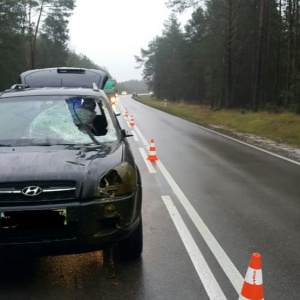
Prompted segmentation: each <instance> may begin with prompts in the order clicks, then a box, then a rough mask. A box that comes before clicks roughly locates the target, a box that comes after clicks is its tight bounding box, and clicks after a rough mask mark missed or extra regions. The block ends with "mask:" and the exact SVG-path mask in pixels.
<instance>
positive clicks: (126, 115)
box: [124, 109, 128, 118]
mask: <svg viewBox="0 0 300 300" xmlns="http://www.w3.org/2000/svg"><path fill="white" fill-rule="evenodd" d="M124 116H125V118H128V111H127V109H126V110H125V114H124Z"/></svg>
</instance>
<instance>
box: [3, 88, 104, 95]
mask: <svg viewBox="0 0 300 300" xmlns="http://www.w3.org/2000/svg"><path fill="white" fill-rule="evenodd" d="M38 95H40V96H43V95H45V96H46V95H62V96H63V95H77V96H79V95H82V96H91V97H100V96H101V97H102V98H107V97H106V94H105V93H104V92H103V91H102V90H99V89H97V88H94V89H89V88H81V87H79V88H66V87H62V88H57V87H54V88H53V87H49V88H26V87H24V86H22V87H21V88H19V86H18V85H16V87H14V88H12V89H10V90H6V91H4V92H2V93H0V98H12V97H25V96H38Z"/></svg>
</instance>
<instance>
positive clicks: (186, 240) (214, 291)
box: [162, 196, 226, 300]
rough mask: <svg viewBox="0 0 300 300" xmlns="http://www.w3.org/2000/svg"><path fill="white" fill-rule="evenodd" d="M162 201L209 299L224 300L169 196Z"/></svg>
mask: <svg viewBox="0 0 300 300" xmlns="http://www.w3.org/2000/svg"><path fill="white" fill-rule="evenodd" d="M162 199H163V201H164V203H165V205H166V207H167V209H168V211H169V214H170V216H171V218H172V220H173V223H174V225H175V227H176V229H177V231H178V233H179V235H180V237H181V240H182V242H183V244H184V246H185V248H186V250H187V252H188V254H189V256H190V258H191V260H192V262H193V265H194V267H195V269H196V271H197V273H198V276H199V278H200V280H201V281H202V283H203V286H204V288H205V290H206V292H207V295H208V297H209V299H216V300H217V299H220V300H221V299H225V300H226V297H225V295H224V293H223V291H222V290H221V288H220V286H219V284H218V282H217V281H216V279H215V277H214V275H213V273H212V272H211V270H210V268H209V266H208V265H207V263H206V261H205V259H204V257H203V255H202V253H201V252H200V250H199V248H198V246H197V244H196V243H195V241H194V239H193V237H192V235H191V233H190V232H189V230H188V228H187V226H186V225H185V223H184V221H183V220H182V218H181V216H180V214H179V212H178V210H177V208H176V207H175V205H174V203H173V201H172V199H171V198H170V197H169V196H162Z"/></svg>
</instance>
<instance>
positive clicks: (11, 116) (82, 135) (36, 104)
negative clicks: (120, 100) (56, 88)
mask: <svg viewBox="0 0 300 300" xmlns="http://www.w3.org/2000/svg"><path fill="white" fill-rule="evenodd" d="M116 140H117V134H116V129H115V127H114V125H113V123H112V120H111V117H110V114H109V112H108V110H107V107H106V104H105V103H104V102H102V100H100V99H94V98H91V97H82V96H69V97H68V96H26V97H16V98H7V99H2V100H1V102H0V145H1V146H5V145H13V146H18V145H25V146H29V145H36V144H50V145H54V144H95V143H96V144H100V143H105V142H112V141H116Z"/></svg>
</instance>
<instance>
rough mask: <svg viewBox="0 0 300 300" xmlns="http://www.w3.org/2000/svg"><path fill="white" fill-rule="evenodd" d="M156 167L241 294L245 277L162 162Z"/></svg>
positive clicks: (158, 162)
mask: <svg viewBox="0 0 300 300" xmlns="http://www.w3.org/2000/svg"><path fill="white" fill-rule="evenodd" d="M156 165H157V166H158V168H159V169H160V171H161V172H162V174H163V175H164V177H165V178H166V180H167V182H168V183H169V185H170V187H171V188H172V190H173V191H174V193H175V195H176V196H177V198H178V200H179V201H180V203H181V204H182V206H183V207H184V209H185V210H186V212H187V214H188V215H189V217H190V218H191V220H192V221H193V223H194V224H195V226H196V228H197V229H198V231H199V233H200V234H201V236H202V237H203V239H204V240H205V242H206V244H207V245H208V247H209V248H210V250H211V251H212V253H213V254H214V256H215V258H216V259H217V261H218V262H219V264H220V266H221V268H222V269H223V270H224V272H225V274H226V275H227V277H228V279H229V280H230V282H231V284H232V285H233V287H234V288H235V290H236V292H237V293H239V292H240V290H241V287H242V284H243V277H242V275H241V274H240V273H239V271H238V270H237V268H236V267H235V265H234V264H233V263H232V261H231V260H230V258H229V257H228V256H227V254H226V253H225V251H224V250H223V248H222V247H221V246H220V244H219V243H218V241H217V240H216V239H215V237H214V236H213V234H212V233H211V232H210V230H209V229H208V228H207V226H206V225H205V223H204V222H203V220H202V219H201V218H200V216H199V215H198V213H197V211H196V210H195V209H194V207H193V206H192V205H191V203H190V202H189V200H188V199H187V198H186V196H185V195H184V193H183V192H182V190H181V189H180V188H179V186H178V185H177V183H176V182H175V180H174V179H173V178H172V176H171V175H170V173H169V172H168V171H167V169H166V168H165V167H164V165H163V164H162V162H161V161H160V160H158V161H156Z"/></svg>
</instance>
